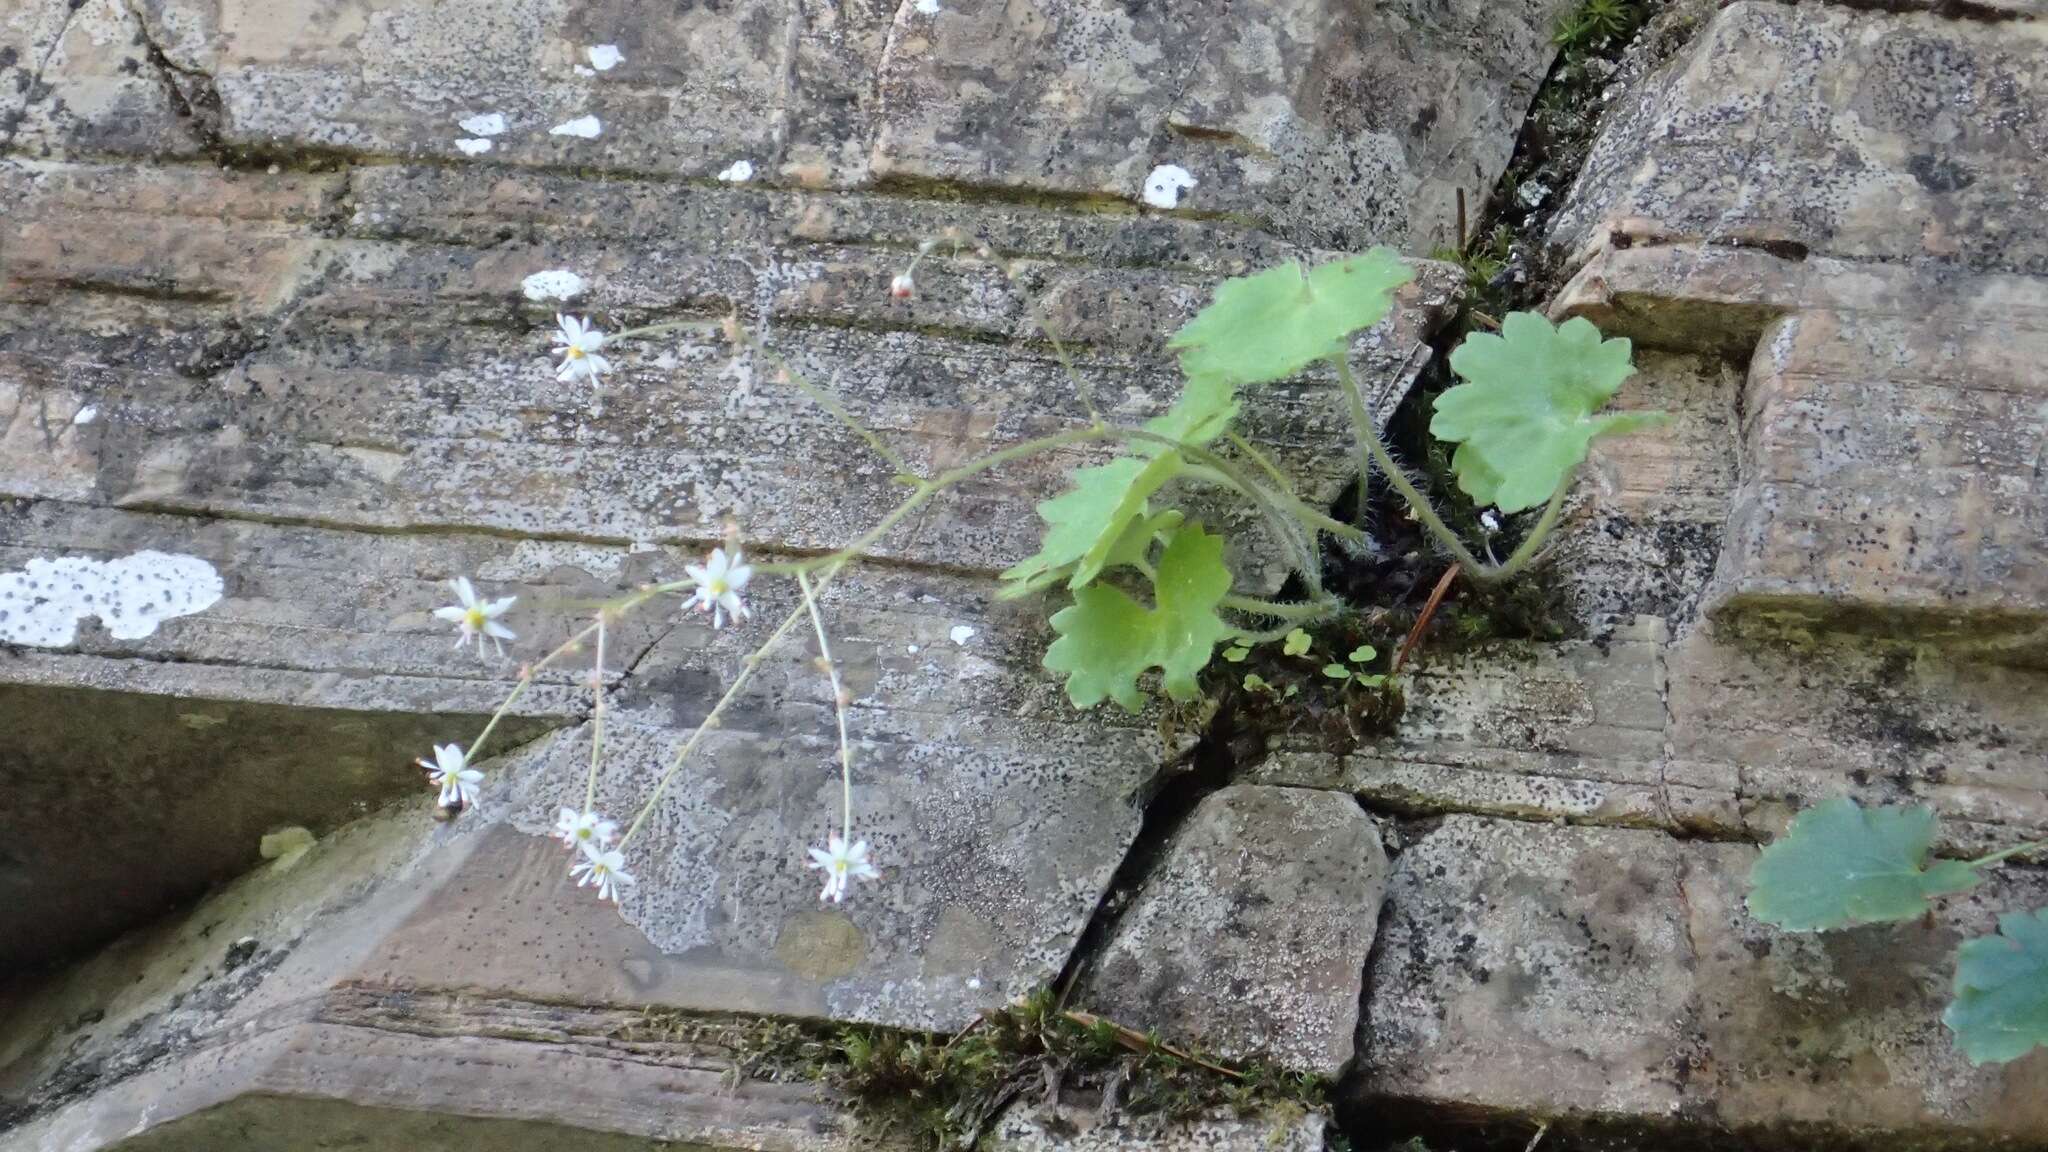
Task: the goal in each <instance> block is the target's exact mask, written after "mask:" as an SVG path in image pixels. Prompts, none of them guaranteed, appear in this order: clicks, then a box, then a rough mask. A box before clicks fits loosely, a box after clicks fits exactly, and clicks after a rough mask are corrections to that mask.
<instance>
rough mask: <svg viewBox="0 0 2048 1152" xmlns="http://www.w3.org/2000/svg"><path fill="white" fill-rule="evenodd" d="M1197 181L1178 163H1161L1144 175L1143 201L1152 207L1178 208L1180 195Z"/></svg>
mask: <svg viewBox="0 0 2048 1152" xmlns="http://www.w3.org/2000/svg"><path fill="white" fill-rule="evenodd" d="M1197 183H1199V181H1197V180H1196V179H1195V178H1194V177H1193V176H1191V175H1189V174H1188V170H1187V169H1185V168H1183V167H1181V166H1180V165H1178V164H1161V165H1160V166H1159V167H1157V168H1154V169H1153V170H1152V171H1151V173H1150V174H1148V175H1147V176H1146V177H1145V203H1147V204H1150V205H1151V206H1152V207H1154V208H1178V207H1180V201H1181V196H1182V195H1183V194H1185V193H1186V192H1187V190H1188V189H1190V188H1193V187H1194V186H1195V185H1196V184H1197Z"/></svg>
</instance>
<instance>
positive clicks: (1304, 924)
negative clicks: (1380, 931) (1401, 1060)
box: [1084, 785, 1387, 1079]
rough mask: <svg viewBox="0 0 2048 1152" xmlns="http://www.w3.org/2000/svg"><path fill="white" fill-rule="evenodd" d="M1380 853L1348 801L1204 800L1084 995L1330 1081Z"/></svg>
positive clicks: (1370, 920)
mask: <svg viewBox="0 0 2048 1152" xmlns="http://www.w3.org/2000/svg"><path fill="white" fill-rule="evenodd" d="M1386 876H1387V864H1386V853H1385V851H1384V849H1382V848H1381V847H1380V838H1379V831H1378V830H1377V829H1375V828H1374V827H1373V825H1372V821H1371V820H1369V819H1367V818H1366V815H1365V813H1364V811H1362V810H1361V809H1360V808H1359V807H1358V805H1357V804H1356V803H1355V802H1353V801H1352V800H1351V798H1350V797H1348V796H1344V795H1341V794H1339V793H1335V792H1324V791H1314V790H1309V789H1302V788H1271V787H1264V786H1258V785H1237V786H1233V787H1230V788H1225V789H1223V790H1222V791H1220V792H1216V793H1214V794H1213V795H1211V796H1209V797H1208V798H1207V799H1205V800H1203V801H1202V803H1201V804H1200V806H1198V807H1197V808H1196V809H1195V810H1194V812H1193V814H1192V815H1190V817H1189V818H1188V821H1187V822H1186V823H1185V824H1183V825H1182V826H1181V828H1180V830H1179V831H1178V832H1177V833H1176V834H1175V836H1174V839H1173V842H1172V843H1171V844H1170V845H1169V846H1168V847H1167V849H1166V856H1165V859H1164V860H1163V861H1162V862H1161V864H1160V865H1159V867H1158V868H1157V869H1156V870H1155V871H1154V873H1153V874H1152V876H1151V878H1150V880H1149V881H1148V882H1147V884H1146V885H1145V888H1144V890H1143V891H1141V892H1140V893H1139V894H1138V896H1137V898H1136V900H1135V901H1134V902H1133V903H1132V904H1131V905H1130V906H1129V907H1128V908H1126V909H1125V910H1124V912H1123V913H1122V915H1121V917H1120V918H1119V919H1118V921H1117V925H1116V931H1115V932H1114V933H1113V934H1112V935H1111V937H1110V938H1109V941H1108V943H1107V944H1106V945H1105V946H1104V949H1103V951H1102V953H1101V954H1100V955H1099V956H1098V957H1097V958H1096V960H1095V962H1094V963H1095V968H1094V970H1093V972H1092V973H1091V974H1090V976H1089V978H1088V981H1087V983H1086V985H1085V988H1084V997H1085V1000H1084V1002H1085V1003H1086V1004H1087V1005H1089V1006H1090V1007H1091V1008H1092V1009H1094V1010H1095V1011H1098V1012H1101V1013H1102V1014H1104V1015H1106V1016H1109V1017H1110V1018H1112V1019H1115V1020H1118V1021H1123V1022H1128V1023H1130V1024H1131V1025H1132V1026H1134V1027H1143V1028H1146V1029H1155V1028H1156V1029H1158V1030H1159V1032H1160V1033H1161V1034H1162V1035H1164V1036H1166V1037H1168V1038H1169V1039H1173V1040H1177V1041H1187V1042H1197V1043H1199V1044H1200V1045H1201V1046H1202V1047H1203V1048H1204V1049H1205V1050H1207V1051H1211V1052H1215V1053H1218V1054H1220V1055H1222V1056H1224V1057H1225V1058H1228V1059H1233V1060H1243V1059H1250V1058H1253V1057H1259V1058H1263V1059H1267V1060H1270V1061H1272V1062H1274V1063H1277V1064H1281V1065H1283V1066H1286V1067H1289V1068H1295V1069H1299V1070H1302V1071H1307V1072H1313V1073H1316V1074H1317V1075H1320V1076H1324V1077H1328V1078H1332V1079H1334V1078H1335V1077H1336V1076H1338V1075H1339V1074H1340V1073H1342V1071H1343V1070H1344V1068H1345V1066H1346V1065H1347V1064H1349V1063H1350V1061H1351V1045H1352V1039H1353V1033H1354V1032H1355V1031H1356V1029H1357V1024H1358V996H1359V986H1360V980H1361V975H1362V973H1363V971H1364V968H1365V958H1366V956H1367V954H1368V953H1369V952H1370V951H1371V949H1372V941H1373V932H1374V928H1375V924H1376V922H1377V920H1378V917H1379V909H1380V897H1381V894H1382V893H1383V892H1384V891H1385V888H1386Z"/></svg>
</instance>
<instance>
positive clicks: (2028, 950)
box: [1941, 908, 2048, 1064]
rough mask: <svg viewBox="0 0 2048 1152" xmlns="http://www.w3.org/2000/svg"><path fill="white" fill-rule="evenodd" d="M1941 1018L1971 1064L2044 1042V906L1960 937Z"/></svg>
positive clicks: (2047, 927)
mask: <svg viewBox="0 0 2048 1152" xmlns="http://www.w3.org/2000/svg"><path fill="white" fill-rule="evenodd" d="M1941 1022H1942V1023H1944V1024H1946V1025H1948V1027H1949V1031H1951V1032H1954V1033H1955V1035H1956V1047H1958V1048H1960V1049H1962V1052H1963V1055H1964V1056H1967V1057H1968V1058H1969V1060H1970V1063H1972V1064H2003V1063H2005V1062H2006V1061H2008V1060H2017V1059H2019V1058H2020V1057H2022V1056H2025V1055H2026V1054H2027V1053H2029V1052H2031V1051H2033V1050H2034V1048H2035V1046H2036V1045H2042V1044H2048V908H2037V909H2035V910H2034V911H2032V912H2008V913H2006V914H2005V915H2003V916H2000V917H1999V918H1998V933H1997V934H1996V935H1991V936H1979V937H1977V938H1976V939H1974V940H1965V941H1963V946H1962V947H1961V948H1960V949H1958V950H1957V951H1956V981H1955V998H1954V999H1953V1000H1951V1001H1949V1005H1948V1009H1947V1010H1946V1011H1944V1012H1943V1013H1942V1014H1941Z"/></svg>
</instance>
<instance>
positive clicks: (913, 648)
mask: <svg viewBox="0 0 2048 1152" xmlns="http://www.w3.org/2000/svg"><path fill="white" fill-rule="evenodd" d="M904 647H905V648H907V649H909V651H910V654H911V655H912V656H915V655H917V645H915V644H905V645H904Z"/></svg>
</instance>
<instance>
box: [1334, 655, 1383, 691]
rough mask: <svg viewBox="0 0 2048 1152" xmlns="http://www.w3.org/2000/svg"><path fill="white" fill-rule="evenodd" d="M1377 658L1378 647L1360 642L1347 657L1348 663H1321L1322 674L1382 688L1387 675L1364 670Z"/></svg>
mask: <svg viewBox="0 0 2048 1152" xmlns="http://www.w3.org/2000/svg"><path fill="white" fill-rule="evenodd" d="M1378 658H1379V649H1377V648H1374V647H1373V646H1372V645H1370V644H1360V645H1359V646H1358V647H1356V648H1353V649H1352V650H1351V655H1350V656H1349V657H1347V659H1349V660H1350V663H1349V664H1340V663H1337V662H1336V661H1334V660H1333V661H1331V662H1330V663H1328V664H1325V665H1323V675H1325V676H1327V677H1329V678H1330V679H1332V680H1341V681H1343V682H1344V683H1346V684H1351V685H1356V686H1357V687H1360V688H1383V687H1385V686H1386V683H1387V677H1386V676H1385V675H1384V674H1382V673H1376V672H1367V671H1366V670H1365V669H1366V668H1367V667H1369V666H1370V665H1371V664H1372V662H1373V661H1374V660H1376V659H1378Z"/></svg>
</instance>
